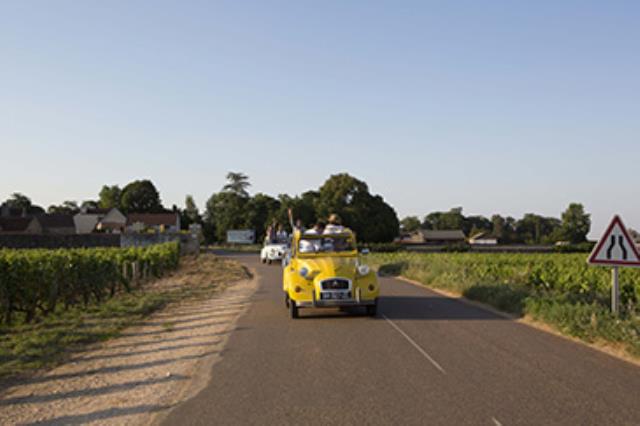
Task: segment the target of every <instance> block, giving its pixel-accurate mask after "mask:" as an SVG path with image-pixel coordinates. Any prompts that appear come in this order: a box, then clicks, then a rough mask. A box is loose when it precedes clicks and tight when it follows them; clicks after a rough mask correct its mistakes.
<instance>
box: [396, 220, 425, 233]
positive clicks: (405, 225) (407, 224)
mask: <svg viewBox="0 0 640 426" xmlns="http://www.w3.org/2000/svg"><path fill="white" fill-rule="evenodd" d="M420 226H421V223H420V219H418V217H417V216H407V217H405V218H404V219H402V220H401V221H400V230H401V231H402V232H414V231H417V230H418V229H420Z"/></svg>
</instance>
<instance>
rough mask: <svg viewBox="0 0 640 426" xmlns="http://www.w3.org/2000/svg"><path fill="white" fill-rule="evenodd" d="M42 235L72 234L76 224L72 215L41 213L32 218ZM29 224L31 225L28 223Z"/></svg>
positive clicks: (74, 231)
mask: <svg viewBox="0 0 640 426" xmlns="http://www.w3.org/2000/svg"><path fill="white" fill-rule="evenodd" d="M33 219H34V220H35V221H37V223H38V225H39V226H40V233H41V234H44V235H73V234H75V233H76V225H75V223H74V222H73V216H71V215H67V214H41V215H38V216H34V218H33ZM30 226H31V225H30Z"/></svg>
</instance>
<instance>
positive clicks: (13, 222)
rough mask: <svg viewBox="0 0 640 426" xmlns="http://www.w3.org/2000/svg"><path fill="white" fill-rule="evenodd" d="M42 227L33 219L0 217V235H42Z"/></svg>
mask: <svg viewBox="0 0 640 426" xmlns="http://www.w3.org/2000/svg"><path fill="white" fill-rule="evenodd" d="M41 233H42V227H41V226H40V223H39V222H38V221H37V220H35V219H34V218H33V217H0V234H41Z"/></svg>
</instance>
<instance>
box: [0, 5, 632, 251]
mask: <svg viewBox="0 0 640 426" xmlns="http://www.w3.org/2000/svg"><path fill="white" fill-rule="evenodd" d="M638 18H640V4H629V3H628V2H614V3H607V4H601V3H597V2H591V3H583V2H580V3H578V2H567V3H563V4H557V3H556V2H551V1H545V2H538V3H536V4H535V5H532V6H529V7H521V6H519V5H515V4H509V3H506V2H491V3H485V4H482V5H480V4H477V3H475V2H471V1H459V2H456V3H455V4H454V3H447V4H440V3H422V2H408V3H404V4H402V5H398V4H396V3H392V2H381V3H376V4H375V5H374V4H370V3H368V2H354V3H350V4H347V5H345V4H342V3H340V2H326V3H323V4H322V5H315V4H311V3H309V4H307V3H299V2H295V3H294V2H290V3H287V2H255V3H253V4H252V5H251V7H247V5H246V4H243V5H240V4H237V3H234V2H217V3H215V4H209V3H207V2H198V1H196V2H189V3H188V4H184V3H181V4H180V5H177V4H171V3H167V2H161V3H156V2H137V3H135V4H130V3H128V2H112V3H109V4H101V3H98V2H86V3H82V4H78V3H75V2H71V1H63V2H57V3H56V4H55V5H54V4H48V3H44V2H43V3H39V4H36V3H30V4H26V3H22V2H15V3H5V4H3V5H2V6H0V53H1V57H2V61H3V66H2V67H0V84H1V85H2V87H3V96H2V98H0V144H1V146H2V148H4V149H3V155H2V159H1V160H0V169H2V170H3V172H4V176H5V179H3V180H1V181H0V197H1V199H2V200H5V199H7V198H8V197H9V196H10V194H11V193H14V192H20V193H23V194H25V195H27V196H28V197H30V198H31V199H32V201H33V202H34V203H35V204H39V205H41V206H43V207H44V208H45V209H46V208H47V207H48V206H49V205H51V204H60V203H62V202H63V201H66V200H76V201H78V202H81V201H83V200H86V199H96V198H97V195H98V192H99V191H100V188H101V187H102V185H113V184H118V185H120V186H121V187H122V186H124V185H126V184H127V183H128V182H130V181H133V180H136V179H145V178H149V179H150V180H152V181H153V182H154V184H155V185H156V187H157V188H158V190H159V192H160V195H161V199H162V201H163V204H164V205H165V206H168V207H170V206H171V205H173V204H176V205H178V206H180V207H182V206H183V205H184V198H185V196H186V195H187V194H191V195H193V196H194V198H195V200H196V203H197V205H198V207H199V209H200V210H201V211H202V210H204V207H205V203H206V200H207V199H208V197H209V196H210V195H211V194H212V193H214V192H218V191H220V189H221V188H222V186H223V185H224V183H225V175H226V173H227V172H228V171H242V172H243V173H246V174H247V175H248V176H249V178H250V181H251V183H252V187H251V188H250V192H251V193H257V192H262V193H266V194H269V195H272V196H277V195H278V194H280V193H287V194H290V195H299V194H300V193H302V192H304V191H306V190H309V189H317V188H318V187H319V186H320V185H322V183H323V182H324V181H325V180H326V179H327V178H328V177H329V176H330V175H332V174H336V173H340V172H347V173H349V174H351V175H353V176H355V177H356V178H358V179H360V180H363V181H365V182H366V183H367V184H368V185H369V188H370V191H371V192H372V193H374V194H380V195H382V196H383V197H384V199H385V200H386V201H387V202H388V203H389V204H390V205H391V206H393V207H394V209H395V210H396V212H397V213H398V217H399V218H400V219H402V218H403V217H406V216H410V215H411V216H418V217H419V218H420V219H423V217H424V216H425V215H426V214H427V213H429V212H432V211H448V210H449V209H450V208H452V207H463V209H464V214H465V215H466V216H470V215H483V216H487V217H490V216H491V215H492V214H500V215H502V216H512V217H515V218H518V219H519V218H521V217H522V216H523V215H524V214H525V213H535V214H540V215H542V216H552V217H560V215H561V213H562V212H563V211H564V210H565V209H566V208H567V206H568V205H569V203H571V202H578V203H582V204H583V205H584V207H585V210H586V211H587V212H588V213H590V214H591V218H592V227H591V232H590V233H589V237H590V238H591V239H593V238H598V237H599V236H600V233H601V232H602V231H603V230H604V228H605V227H606V225H607V224H608V223H609V221H610V220H611V218H612V217H613V216H614V214H619V215H620V216H621V217H622V218H623V220H624V221H625V224H626V225H627V226H629V227H631V228H634V229H639V228H640V197H637V195H636V194H637V193H638V190H637V189H636V186H637V183H636V182H637V170H636V167H635V165H636V164H635V163H636V160H637V158H640V143H639V142H640V141H638V135H639V134H640V120H638V117H639V116H640V104H638V102H637V99H638V98H640V58H639V57H638V55H637V54H635V53H636V52H637V47H638V46H637V44H638V43H637V40H639V39H640V27H638V26H637V21H638ZM6 177H8V179H7V178H6Z"/></svg>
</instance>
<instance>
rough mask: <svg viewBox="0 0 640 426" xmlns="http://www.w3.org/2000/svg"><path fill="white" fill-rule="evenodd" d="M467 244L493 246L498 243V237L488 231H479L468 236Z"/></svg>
mask: <svg viewBox="0 0 640 426" xmlns="http://www.w3.org/2000/svg"><path fill="white" fill-rule="evenodd" d="M469 244H471V245H472V246H495V245H497V244H498V238H497V237H495V236H493V235H492V234H491V233H489V232H479V233H477V234H475V235H474V236H473V237H471V238H469Z"/></svg>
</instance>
